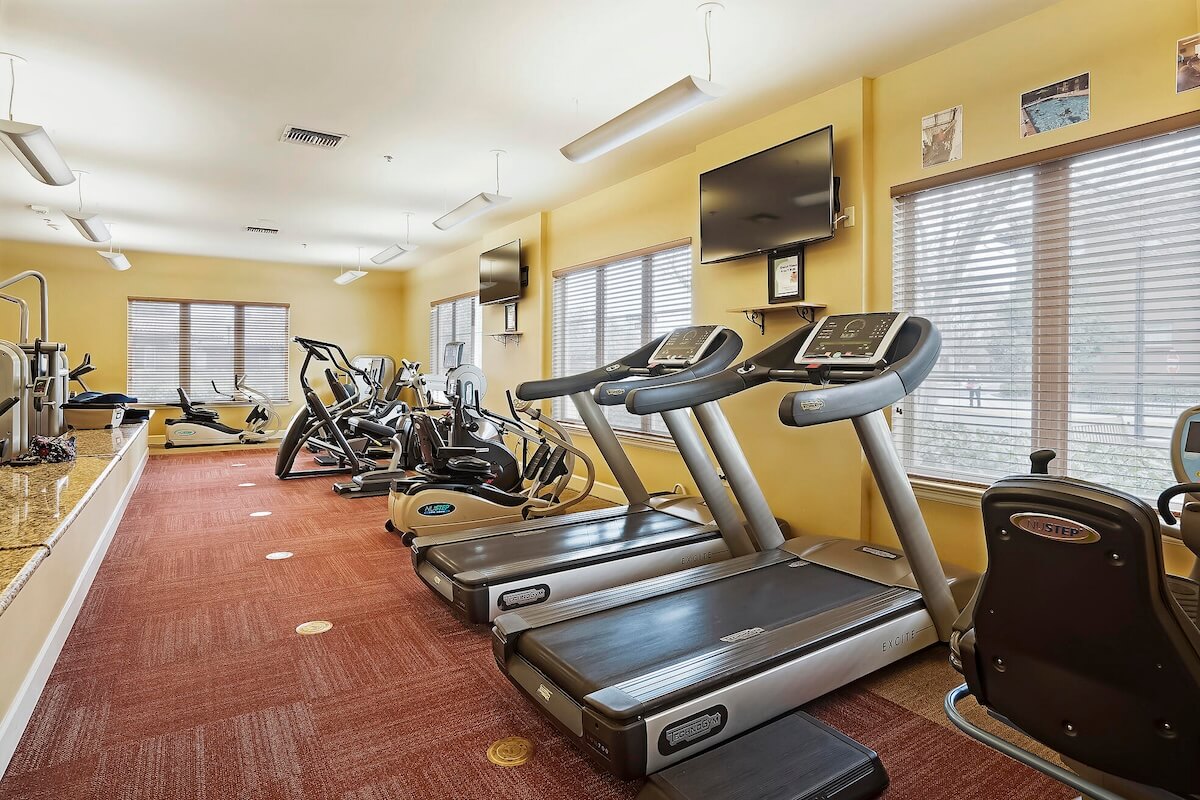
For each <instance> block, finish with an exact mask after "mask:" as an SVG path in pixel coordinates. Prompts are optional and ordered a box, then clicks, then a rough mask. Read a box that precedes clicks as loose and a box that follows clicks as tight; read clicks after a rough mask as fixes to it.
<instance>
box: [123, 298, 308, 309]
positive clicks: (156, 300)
mask: <svg viewBox="0 0 1200 800" xmlns="http://www.w3.org/2000/svg"><path fill="white" fill-rule="evenodd" d="M126 299H128V300H130V301H134V300H136V301H138V302H140V303H191V304H193V305H194V304H197V303H199V304H201V305H208V304H210V303H211V304H212V305H217V306H270V307H271V308H291V307H292V304H291V303H270V302H266V301H259V300H201V299H197V298H191V297H134V296H133V295H130V296H129V297H128V298H126Z"/></svg>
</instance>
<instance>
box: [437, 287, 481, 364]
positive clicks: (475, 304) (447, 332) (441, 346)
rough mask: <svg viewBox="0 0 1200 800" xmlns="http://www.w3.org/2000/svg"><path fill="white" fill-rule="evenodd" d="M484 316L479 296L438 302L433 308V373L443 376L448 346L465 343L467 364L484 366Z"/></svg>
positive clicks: (464, 357)
mask: <svg viewBox="0 0 1200 800" xmlns="http://www.w3.org/2000/svg"><path fill="white" fill-rule="evenodd" d="M482 318H483V315H482V314H481V313H480V308H479V296H478V295H473V294H472V295H468V296H467V297H456V298H453V299H450V300H443V301H441V302H438V303H434V304H433V306H432V307H431V308H430V309H429V370H428V372H429V374H431V375H442V374H444V373H445V372H446V365H445V364H444V363H443V361H442V358H443V356H444V355H445V350H446V345H448V344H450V342H463V343H465V344H466V347H464V348H463V363H464V364H474V365H475V366H477V367H481V366H483V365H482V364H480V363H479V361H480V358H481V356H482V355H483V327H482Z"/></svg>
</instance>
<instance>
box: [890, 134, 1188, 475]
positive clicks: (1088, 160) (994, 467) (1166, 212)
mask: <svg viewBox="0 0 1200 800" xmlns="http://www.w3.org/2000/svg"><path fill="white" fill-rule="evenodd" d="M1198 216H1200V129H1191V130H1186V131H1181V132H1178V133H1175V134H1171V135H1166V136H1158V137H1155V138H1151V139H1145V140H1142V141H1138V142H1134V143H1132V144H1125V145H1121V146H1119V147H1112V148H1107V149H1104V150H1097V151H1094V152H1091V153H1087V154H1084V155H1078V156H1072V157H1071V158H1067V159H1063V160H1059V161H1053V162H1048V163H1044V164H1040V165H1037V166H1033V167H1028V168H1024V169H1020V170H1017V171H1013V172H1007V173H1001V174H997V175H992V176H990V177H986V178H979V179H976V180H971V181H968V182H964V183H958V184H954V185H950V186H944V187H941V188H937V189H930V190H927V191H923V192H919V193H916V194H911V195H908V196H903V197H898V198H896V200H895V204H894V218H893V234H894V241H893V248H894V254H893V261H894V264H895V278H894V292H895V297H894V300H895V307H896V308H898V309H903V310H906V311H909V312H911V313H914V314H919V315H921V316H925V317H928V318H930V319H931V320H933V321H934V323H936V324H937V325H938V327H939V328H940V329H941V333H942V337H943V348H942V355H941V359H940V360H939V362H938V365H937V367H936V368H935V370H934V372H933V373H932V374H931V375H930V377H929V379H928V380H927V381H926V382H925V384H924V386H923V387H922V388H921V389H920V390H918V391H917V392H916V393H915V394H914V395H913V396H912V397H910V398H908V399H907V400H905V401H904V403H903V404H901V406H900V407H899V408H898V409H897V414H896V416H895V418H894V419H895V437H896V442H897V447H898V449H899V450H900V453H901V457H902V458H903V460H904V462H905V464H906V466H907V467H908V469H909V471H910V472H911V473H913V474H915V475H920V476H928V477H933V478H937V479H951V480H959V481H965V482H972V483H989V482H991V481H993V480H995V479H996V478H999V477H1001V476H1003V475H1008V474H1013V473H1024V472H1028V471H1029V458H1028V457H1029V453H1030V451H1032V450H1035V449H1037V448H1041V447H1050V448H1053V449H1055V450H1056V451H1057V452H1058V459H1057V460H1056V461H1055V462H1054V463H1053V464H1052V465H1051V466H1052V471H1054V472H1056V473H1064V474H1069V475H1071V476H1074V477H1078V478H1083V479H1085V480H1090V481H1095V482H1098V483H1104V484H1108V485H1112V486H1116V487H1119V488H1122V489H1124V490H1126V491H1129V492H1132V493H1135V494H1138V495H1140V496H1142V497H1146V498H1152V497H1155V496H1157V494H1158V492H1160V491H1161V490H1162V489H1164V488H1166V487H1167V486H1168V485H1170V484H1171V483H1173V482H1174V479H1173V477H1172V475H1173V473H1172V470H1171V463H1170V453H1169V451H1168V443H1169V440H1170V435H1171V430H1172V427H1173V425H1174V422H1175V418H1176V415H1177V414H1179V413H1180V412H1181V411H1183V409H1184V408H1186V407H1188V406H1190V405H1192V404H1194V403H1197V402H1200V400H1198V398H1200V314H1197V313H1196V310H1197V309H1198V308H1200V235H1197V233H1196V222H1195V221H1196V219H1197V217H1198Z"/></svg>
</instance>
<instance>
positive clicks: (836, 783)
mask: <svg viewBox="0 0 1200 800" xmlns="http://www.w3.org/2000/svg"><path fill="white" fill-rule="evenodd" d="M887 785H888V774H887V770H886V769H884V767H883V763H882V762H881V761H880V760H879V756H878V755H877V754H876V753H875V751H873V750H871V749H870V748H868V747H865V746H863V745H861V744H859V743H858V742H856V741H854V740H853V739H851V738H850V737H849V736H846V735H845V734H843V733H841V732H840V731H837V730H834V729H833V728H831V727H829V726H828V725H826V724H825V723H823V722H821V721H820V720H818V719H816V718H815V717H811V716H809V715H808V714H805V713H804V712H803V711H793V712H791V713H790V714H787V715H785V716H782V717H779V718H778V719H775V720H772V721H771V722H768V723H766V724H765V725H760V726H759V727H757V728H755V729H753V730H751V731H747V732H746V733H743V734H742V735H741V736H738V737H737V738H734V739H730V740H729V741H728V742H725V743H724V744H722V745H719V746H717V747H714V748H712V749H711V750H706V751H704V752H703V753H700V754H699V755H697V756H693V757H692V758H689V759H687V760H686V761H680V762H679V763H678V764H674V765H672V766H670V767H667V768H666V769H665V770H663V771H662V772H658V773H655V774H654V775H651V776H650V779H649V780H648V781H647V782H646V785H645V786H644V787H643V788H642V791H641V793H640V794H638V800H867V799H868V798H872V797H878V796H879V795H880V794H881V793H882V792H883V790H884V789H886V788H887Z"/></svg>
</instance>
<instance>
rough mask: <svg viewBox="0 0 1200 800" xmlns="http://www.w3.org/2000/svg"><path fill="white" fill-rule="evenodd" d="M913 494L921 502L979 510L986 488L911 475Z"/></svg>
mask: <svg viewBox="0 0 1200 800" xmlns="http://www.w3.org/2000/svg"><path fill="white" fill-rule="evenodd" d="M909 480H910V481H912V486H913V492H914V493H915V494H916V495H917V497H918V498H919V499H921V500H933V501H935V502H938V503H949V504H950V505H955V506H965V507H967V508H979V507H980V502H981V501H982V500H983V493H984V491H985V489H986V487H984V486H978V485H973V484H966V483H950V482H949V481H937V480H931V479H929V478H920V477H917V476H915V475H910V476H909Z"/></svg>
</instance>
